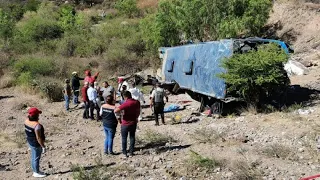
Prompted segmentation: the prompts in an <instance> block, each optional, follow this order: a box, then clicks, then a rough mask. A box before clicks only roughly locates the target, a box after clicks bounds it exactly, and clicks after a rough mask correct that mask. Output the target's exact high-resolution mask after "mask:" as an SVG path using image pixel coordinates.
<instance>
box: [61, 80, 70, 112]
mask: <svg viewBox="0 0 320 180" xmlns="http://www.w3.org/2000/svg"><path fill="white" fill-rule="evenodd" d="M62 93H63V96H64V100H65V108H66V111H69V104H70V97H71V86H70V80H69V79H65V85H64V87H63V90H62Z"/></svg>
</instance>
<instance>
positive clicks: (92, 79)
mask: <svg viewBox="0 0 320 180" xmlns="http://www.w3.org/2000/svg"><path fill="white" fill-rule="evenodd" d="M84 73H85V75H86V77H85V78H84V81H85V82H88V83H94V82H95V81H96V80H97V78H98V76H99V72H97V73H96V74H95V75H94V76H91V71H90V70H86V71H85V72H84Z"/></svg>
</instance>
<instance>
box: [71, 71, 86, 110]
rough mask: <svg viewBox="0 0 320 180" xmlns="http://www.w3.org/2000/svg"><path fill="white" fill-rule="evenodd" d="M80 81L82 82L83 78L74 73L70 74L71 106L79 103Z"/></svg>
mask: <svg viewBox="0 0 320 180" xmlns="http://www.w3.org/2000/svg"><path fill="white" fill-rule="evenodd" d="M80 80H84V78H80V77H79V76H78V73H77V72H76V71H74V72H72V79H71V89H72V91H73V104H79V103H80V102H79V93H80V92H79V91H80Z"/></svg>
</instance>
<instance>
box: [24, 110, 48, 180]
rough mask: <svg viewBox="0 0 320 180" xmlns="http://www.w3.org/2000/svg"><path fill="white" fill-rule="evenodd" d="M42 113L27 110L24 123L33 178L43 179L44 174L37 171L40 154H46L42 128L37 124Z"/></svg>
mask: <svg viewBox="0 0 320 180" xmlns="http://www.w3.org/2000/svg"><path fill="white" fill-rule="evenodd" d="M41 113H42V112H41V111H40V110H39V109H37V108H35V107H32V108H30V109H29V110H28V119H27V120H26V121H25V123H24V127H25V133H26V136H27V142H28V144H29V147H30V149H31V168H32V171H33V177H36V178H43V177H46V174H44V173H43V172H41V171H40V170H39V164H40V158H41V154H42V153H45V152H46V147H45V145H44V142H45V135H44V127H43V126H42V125H41V124H40V123H39V114H41Z"/></svg>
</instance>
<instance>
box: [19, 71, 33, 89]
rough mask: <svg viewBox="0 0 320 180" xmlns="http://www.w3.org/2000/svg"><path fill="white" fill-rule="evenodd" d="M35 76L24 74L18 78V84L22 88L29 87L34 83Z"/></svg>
mask: <svg viewBox="0 0 320 180" xmlns="http://www.w3.org/2000/svg"><path fill="white" fill-rule="evenodd" d="M33 78H34V77H33V76H32V74H31V73H30V72H22V73H21V74H20V75H19V76H18V78H17V84H18V85H22V86H29V85H31V83H32V80H33Z"/></svg>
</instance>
